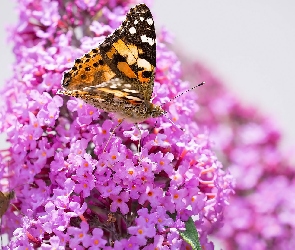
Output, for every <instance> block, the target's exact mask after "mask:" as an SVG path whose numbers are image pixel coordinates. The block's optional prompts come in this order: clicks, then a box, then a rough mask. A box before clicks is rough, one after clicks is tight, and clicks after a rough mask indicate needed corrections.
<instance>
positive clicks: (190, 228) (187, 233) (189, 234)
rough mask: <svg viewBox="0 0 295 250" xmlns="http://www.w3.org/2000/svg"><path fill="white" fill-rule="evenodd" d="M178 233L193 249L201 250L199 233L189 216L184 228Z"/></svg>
mask: <svg viewBox="0 0 295 250" xmlns="http://www.w3.org/2000/svg"><path fill="white" fill-rule="evenodd" d="M179 234H180V236H181V237H182V238H183V239H184V240H185V241H186V242H187V243H188V244H189V245H190V246H191V247H192V249H193V250H202V247H201V244H200V239H199V235H198V232H197V229H196V227H195V223H194V221H193V219H192V218H189V220H188V221H187V222H186V223H185V230H184V231H179Z"/></svg>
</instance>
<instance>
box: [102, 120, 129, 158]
mask: <svg viewBox="0 0 295 250" xmlns="http://www.w3.org/2000/svg"><path fill="white" fill-rule="evenodd" d="M123 121H124V119H122V120H121V121H120V122H119V123H118V124H117V126H116V127H114V129H113V130H112V133H111V135H110V137H109V139H108V140H107V143H106V145H105V146H104V148H103V152H106V148H107V146H108V144H109V142H110V140H111V138H112V137H113V135H114V134H115V131H116V129H117V128H118V127H119V126H120V125H121V124H122V122H123Z"/></svg>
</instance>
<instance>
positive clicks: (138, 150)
mask: <svg viewBox="0 0 295 250" xmlns="http://www.w3.org/2000/svg"><path fill="white" fill-rule="evenodd" d="M134 125H135V127H136V128H137V129H138V131H139V142H138V145H137V152H138V154H140V146H141V143H140V142H141V130H140V128H139V127H138V124H137V123H135V124H134Z"/></svg>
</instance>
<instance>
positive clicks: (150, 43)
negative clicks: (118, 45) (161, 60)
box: [140, 35, 155, 46]
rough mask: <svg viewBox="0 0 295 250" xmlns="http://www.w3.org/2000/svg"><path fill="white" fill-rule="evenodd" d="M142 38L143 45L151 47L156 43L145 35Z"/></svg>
mask: <svg viewBox="0 0 295 250" xmlns="http://www.w3.org/2000/svg"><path fill="white" fill-rule="evenodd" d="M140 38H141V41H142V42H143V43H148V44H149V45H151V46H152V45H154V43H155V40H154V39H153V38H150V37H147V36H146V35H143V36H141V37H140Z"/></svg>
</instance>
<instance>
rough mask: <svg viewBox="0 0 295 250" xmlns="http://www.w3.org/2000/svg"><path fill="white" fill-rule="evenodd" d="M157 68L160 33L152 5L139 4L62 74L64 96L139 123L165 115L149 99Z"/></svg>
mask: <svg viewBox="0 0 295 250" xmlns="http://www.w3.org/2000/svg"><path fill="white" fill-rule="evenodd" d="M155 68H156V33H155V27H154V21H153V17H152V14H151V12H150V10H149V8H148V7H147V6H146V5H145V4H138V5H136V6H135V7H134V8H132V9H130V11H129V12H128V13H127V15H126V19H125V21H123V23H122V24H121V26H120V27H119V28H118V29H117V30H115V31H114V33H112V34H111V35H109V36H108V37H107V38H106V39H105V41H104V42H103V43H102V44H100V45H99V46H98V47H97V48H94V49H92V50H91V51H90V52H88V53H86V54H85V55H84V56H83V57H81V58H78V59H76V60H75V64H74V66H73V67H72V68H71V69H70V70H69V71H67V72H65V73H64V78H63V82H62V87H63V90H62V91H61V93H62V94H65V95H69V96H73V97H77V98H81V99H83V100H84V101H85V102H87V103H89V104H92V105H93V106H95V107H97V108H99V109H102V110H104V111H106V112H111V113H115V114H116V115H117V116H118V117H120V118H125V119H126V120H127V121H129V122H133V123H137V122H142V121H144V120H146V119H147V118H149V117H158V116H162V115H164V113H165V112H164V110H163V109H162V108H161V107H160V106H157V105H154V104H153V103H152V102H151V96H152V93H153V87H154V79H155Z"/></svg>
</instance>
